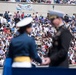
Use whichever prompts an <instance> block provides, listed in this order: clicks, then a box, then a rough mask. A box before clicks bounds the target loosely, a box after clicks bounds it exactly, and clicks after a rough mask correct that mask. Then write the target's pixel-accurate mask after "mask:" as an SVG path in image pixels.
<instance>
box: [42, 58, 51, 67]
mask: <svg viewBox="0 0 76 75" xmlns="http://www.w3.org/2000/svg"><path fill="white" fill-rule="evenodd" d="M50 63H51V60H50V58H49V57H46V58H44V62H43V65H49V64H50Z"/></svg>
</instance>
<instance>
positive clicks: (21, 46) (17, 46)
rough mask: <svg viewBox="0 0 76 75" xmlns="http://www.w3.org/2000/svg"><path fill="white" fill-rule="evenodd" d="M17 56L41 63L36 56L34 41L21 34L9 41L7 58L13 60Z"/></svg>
mask: <svg viewBox="0 0 76 75" xmlns="http://www.w3.org/2000/svg"><path fill="white" fill-rule="evenodd" d="M17 56H29V57H30V58H33V59H34V60H35V61H37V62H39V63H41V62H42V60H41V59H40V57H39V56H38V54H37V50H36V44H35V40H34V39H33V38H32V37H29V36H28V34H27V33H23V34H21V35H19V36H17V37H15V38H13V39H12V40H11V43H10V46H9V51H8V55H7V57H9V58H12V59H14V58H15V57H17Z"/></svg>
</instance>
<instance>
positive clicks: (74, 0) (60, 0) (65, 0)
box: [0, 0, 76, 4]
mask: <svg viewBox="0 0 76 75" xmlns="http://www.w3.org/2000/svg"><path fill="white" fill-rule="evenodd" d="M0 1H3V0H0ZM4 1H8V2H26V3H48V4H76V0H4Z"/></svg>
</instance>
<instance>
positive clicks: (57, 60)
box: [49, 26, 72, 68]
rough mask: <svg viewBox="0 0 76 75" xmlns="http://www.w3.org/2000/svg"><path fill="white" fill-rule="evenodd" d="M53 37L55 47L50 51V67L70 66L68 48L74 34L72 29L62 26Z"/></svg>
mask: <svg viewBox="0 0 76 75" xmlns="http://www.w3.org/2000/svg"><path fill="white" fill-rule="evenodd" d="M57 31H58V32H57V34H56V35H55V36H54V37H53V47H52V48H51V49H50V51H49V57H50V59H51V63H50V67H66V68H67V67H68V49H69V45H70V42H71V38H72V35H71V33H70V31H69V30H68V29H67V28H65V27H64V26H61V27H59V28H58V29H57Z"/></svg>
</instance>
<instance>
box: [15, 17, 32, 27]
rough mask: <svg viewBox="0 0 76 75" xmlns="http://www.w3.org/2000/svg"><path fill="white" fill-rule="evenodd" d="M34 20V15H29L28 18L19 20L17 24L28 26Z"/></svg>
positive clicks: (18, 25)
mask: <svg viewBox="0 0 76 75" xmlns="http://www.w3.org/2000/svg"><path fill="white" fill-rule="evenodd" d="M32 21H33V19H32V17H27V18H24V19H23V20H21V21H19V22H18V23H17V25H16V26H17V27H24V26H27V25H28V24H30V23H31V22H32Z"/></svg>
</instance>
